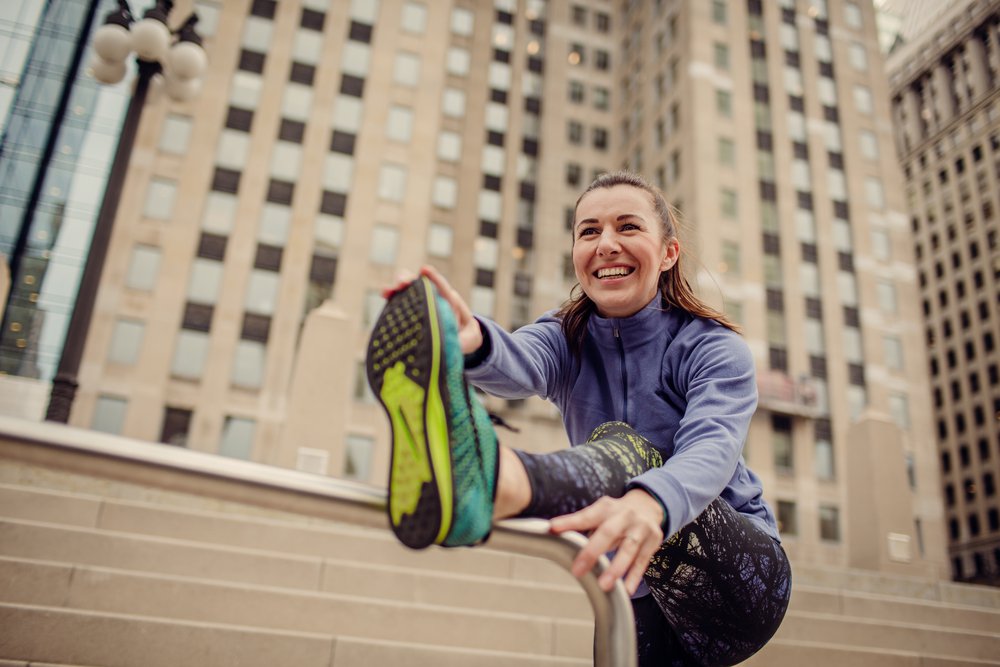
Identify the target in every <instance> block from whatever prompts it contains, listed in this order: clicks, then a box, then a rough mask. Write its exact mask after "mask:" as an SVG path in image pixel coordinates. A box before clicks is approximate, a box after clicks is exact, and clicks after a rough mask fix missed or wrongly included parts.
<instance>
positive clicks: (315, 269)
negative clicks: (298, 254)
mask: <svg viewBox="0 0 1000 667" xmlns="http://www.w3.org/2000/svg"><path fill="white" fill-rule="evenodd" d="M336 275H337V258H336V257H325V256H323V255H313V258H312V265H311V266H310V267H309V280H310V281H312V282H314V283H324V284H328V285H332V284H333V279H334V277H335V276H336Z"/></svg>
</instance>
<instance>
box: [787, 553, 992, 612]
mask: <svg viewBox="0 0 1000 667" xmlns="http://www.w3.org/2000/svg"><path fill="white" fill-rule="evenodd" d="M792 571H793V576H794V578H795V583H794V585H795V586H796V587H798V586H808V587H812V588H825V589H835V590H850V591H854V592H858V593H873V594H875V595H885V596H891V597H895V598H913V599H917V600H928V601H939V602H947V603H952V604H959V605H967V606H975V607H981V608H984V609H996V610H1000V588H996V587H993V586H977V585H973V584H957V583H953V582H950V581H940V580H935V579H926V578H922V577H911V576H905V575H899V574H884V573H881V572H871V571H867V570H852V569H837V568H829V567H820V566H816V565H807V564H804V563H793V564H792Z"/></svg>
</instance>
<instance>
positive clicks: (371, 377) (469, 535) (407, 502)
mask: <svg viewBox="0 0 1000 667" xmlns="http://www.w3.org/2000/svg"><path fill="white" fill-rule="evenodd" d="M366 367H367V372H368V382H369V384H370V385H371V387H372V391H373V392H374V393H375V396H376V397H377V398H378V400H379V401H380V402H381V404H382V407H383V408H384V409H385V411H386V414H387V415H388V417H389V426H390V430H391V432H392V433H391V441H392V450H391V461H390V464H389V502H388V507H387V509H388V514H389V522H390V525H391V526H392V530H393V532H394V533H395V535H396V537H397V538H398V539H399V541H400V542H402V543H403V544H405V545H406V546H408V547H411V548H413V549H422V548H425V547H427V546H430V545H431V544H441V545H443V546H463V545H473V544H477V543H479V542H482V541H483V540H485V539H486V537H487V536H488V535H489V532H490V528H491V526H492V517H493V500H494V496H495V493H496V481H497V471H498V470H497V469H498V466H497V457H498V450H497V441H496V435H495V433H494V431H493V427H492V424H491V423H490V420H489V416H488V414H487V413H486V410H485V409H484V408H483V406H482V404H480V403H479V400H478V399H477V398H476V396H475V393H474V392H473V391H472V390H471V389H470V387H469V386H468V384H467V383H466V382H465V376H464V373H463V367H464V360H463V355H462V351H461V348H460V347H459V343H458V325H457V323H456V321H455V316H454V313H453V312H452V309H451V306H450V305H449V304H448V303H447V302H446V301H445V300H444V299H443V298H441V297H440V296H439V295H438V294H437V290H436V289H435V288H434V285H433V284H432V283H431V282H430V281H429V280H428V279H427V278H423V277H421V278H419V279H417V280H415V281H414V282H412V283H410V285H408V286H407V287H406V288H405V289H403V290H402V291H400V292H398V293H396V294H394V295H393V296H392V297H390V299H389V301H388V303H386V306H385V308H384V309H383V311H382V314H381V315H380V316H379V319H378V321H377V322H376V323H375V327H374V329H373V331H372V335H371V339H370V340H369V343H368V355H367V359H366Z"/></svg>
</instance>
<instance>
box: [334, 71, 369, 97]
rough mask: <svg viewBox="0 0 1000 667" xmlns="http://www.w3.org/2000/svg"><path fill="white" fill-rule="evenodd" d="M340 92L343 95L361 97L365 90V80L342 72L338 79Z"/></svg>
mask: <svg viewBox="0 0 1000 667" xmlns="http://www.w3.org/2000/svg"><path fill="white" fill-rule="evenodd" d="M340 92H341V93H343V94H344V95H352V96H354V97H361V96H362V95H363V94H364V92H365V80H364V79H362V78H359V77H356V76H351V75H350V74H344V75H343V77H342V78H341V79H340Z"/></svg>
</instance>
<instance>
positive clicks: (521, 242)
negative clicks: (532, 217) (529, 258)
mask: <svg viewBox="0 0 1000 667" xmlns="http://www.w3.org/2000/svg"><path fill="white" fill-rule="evenodd" d="M534 244H535V233H534V232H533V231H531V230H530V229H524V228H523V227H521V228H519V229H518V230H517V245H518V246H519V247H521V248H532V247H534Z"/></svg>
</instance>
